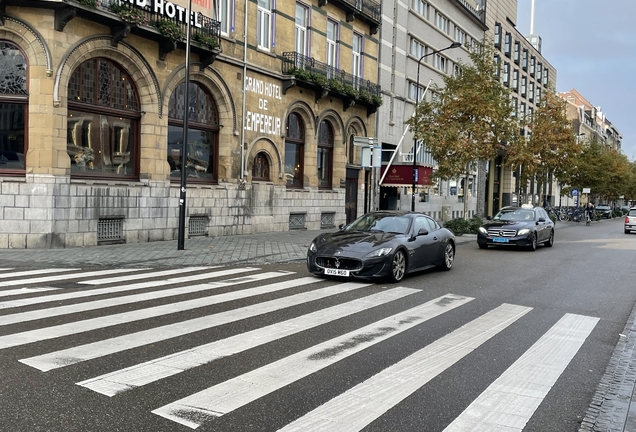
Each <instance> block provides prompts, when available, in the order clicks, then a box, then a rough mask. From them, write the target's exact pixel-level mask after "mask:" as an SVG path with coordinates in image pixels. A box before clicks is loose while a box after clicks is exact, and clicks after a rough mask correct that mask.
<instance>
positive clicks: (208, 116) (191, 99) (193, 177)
mask: <svg viewBox="0 0 636 432" xmlns="http://www.w3.org/2000/svg"><path fill="white" fill-rule="evenodd" d="M188 88H189V90H188V91H189V95H188V105H189V107H188V110H187V111H188V146H187V156H188V157H187V159H186V172H187V175H188V178H189V180H188V181H193V182H197V183H216V182H217V181H218V158H219V157H218V155H219V112H218V108H217V105H216V102H215V101H214V98H213V97H212V95H211V94H210V92H208V91H207V90H206V89H205V88H204V87H203V85H202V84H200V83H198V82H196V81H190V85H189V87H188ZM184 96H185V82H182V83H181V84H179V85H178V86H177V88H175V89H174V91H173V92H172V95H171V96H170V102H169V105H168V163H169V164H170V178H171V180H174V181H176V180H178V179H180V178H181V149H182V142H183V119H184V113H185V111H186V110H185V109H184V108H185V107H184Z"/></svg>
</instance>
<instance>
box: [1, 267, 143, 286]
mask: <svg viewBox="0 0 636 432" xmlns="http://www.w3.org/2000/svg"><path fill="white" fill-rule="evenodd" d="M61 270H64V269H61ZM139 270H147V269H115V270H98V271H89V272H82V273H69V274H63V275H55V276H45V277H40V278H31V279H18V280H10V281H0V287H8V286H16V285H28V284H35V283H42V282H55V281H61V280H74V279H80V278H85V277H93V276H103V275H109V274H113V273H128V272H134V271H139ZM49 273H51V271H49Z"/></svg>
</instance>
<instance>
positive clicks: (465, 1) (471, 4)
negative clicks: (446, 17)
mask: <svg viewBox="0 0 636 432" xmlns="http://www.w3.org/2000/svg"><path fill="white" fill-rule="evenodd" d="M457 2H458V3H460V4H461V5H462V6H464V8H466V9H467V10H468V11H469V12H470V13H472V14H473V15H474V16H475V17H476V18H477V19H478V20H479V21H481V22H485V21H486V14H485V13H484V12H485V11H484V6H483V5H482V4H481V2H480V1H475V0H470V1H469V0H457Z"/></svg>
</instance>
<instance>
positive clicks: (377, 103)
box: [371, 95, 382, 107]
mask: <svg viewBox="0 0 636 432" xmlns="http://www.w3.org/2000/svg"><path fill="white" fill-rule="evenodd" d="M371 103H373V105H375V106H378V107H379V106H380V105H382V96H380V95H373V96H371Z"/></svg>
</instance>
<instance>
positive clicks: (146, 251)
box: [0, 230, 476, 267]
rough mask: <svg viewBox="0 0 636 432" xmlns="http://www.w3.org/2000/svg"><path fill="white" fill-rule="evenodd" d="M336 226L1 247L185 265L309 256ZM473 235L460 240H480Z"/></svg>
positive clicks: (67, 259)
mask: <svg viewBox="0 0 636 432" xmlns="http://www.w3.org/2000/svg"><path fill="white" fill-rule="evenodd" d="M333 231H334V230H294V231H285V232H269V233H261V234H247V235H236V236H226V237H194V238H191V239H186V240H185V242H184V247H185V249H184V250H177V241H176V240H171V241H161V242H149V243H134V244H117V245H104V246H91V247H87V248H70V249H1V250H0V267H33V266H37V267H47V266H71V267H95V266H99V267H180V266H201V265H229V264H240V263H245V264H250V265H253V264H265V263H284V262H293V261H304V260H305V258H306V257H307V249H308V248H309V245H310V244H311V241H312V240H313V239H314V238H315V237H316V236H317V235H319V234H321V233H324V232H333ZM475 239H476V236H474V235H463V236H459V237H457V243H458V244H460V243H467V242H471V241H476V240H475Z"/></svg>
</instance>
